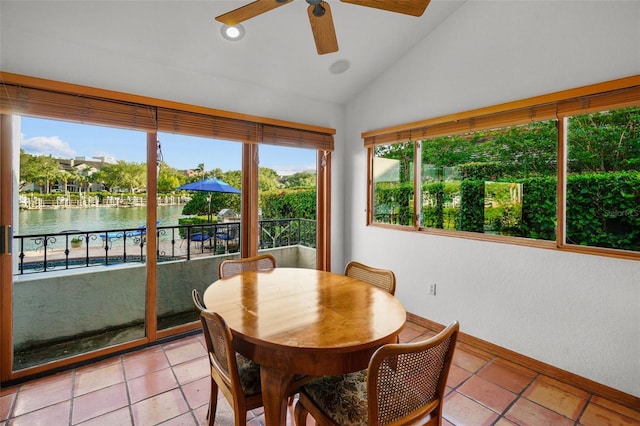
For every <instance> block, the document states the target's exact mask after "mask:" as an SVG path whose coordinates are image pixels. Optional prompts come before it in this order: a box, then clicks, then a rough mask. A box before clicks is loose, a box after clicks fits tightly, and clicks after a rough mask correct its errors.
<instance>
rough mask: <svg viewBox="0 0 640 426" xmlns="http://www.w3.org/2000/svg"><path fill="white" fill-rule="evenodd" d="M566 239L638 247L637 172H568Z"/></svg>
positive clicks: (639, 201) (639, 179)
mask: <svg viewBox="0 0 640 426" xmlns="http://www.w3.org/2000/svg"><path fill="white" fill-rule="evenodd" d="M567 242H570V243H572V244H579V245H583V246H594V247H608V248H615V249H622V250H634V251H640V173H638V172H618V173H598V174H585V175H575V176H570V177H569V179H568V182H567Z"/></svg>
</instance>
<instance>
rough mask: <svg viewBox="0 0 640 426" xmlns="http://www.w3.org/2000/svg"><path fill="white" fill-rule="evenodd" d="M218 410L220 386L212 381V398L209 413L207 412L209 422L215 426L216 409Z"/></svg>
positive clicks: (211, 425)
mask: <svg viewBox="0 0 640 426" xmlns="http://www.w3.org/2000/svg"><path fill="white" fill-rule="evenodd" d="M217 408H218V384H217V383H216V382H215V380H213V378H212V379H211V396H210V397H209V411H208V412H207V422H208V424H209V426H213V425H214V424H215V422H216V409H217Z"/></svg>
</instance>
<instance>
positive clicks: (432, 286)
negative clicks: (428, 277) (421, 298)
mask: <svg viewBox="0 0 640 426" xmlns="http://www.w3.org/2000/svg"><path fill="white" fill-rule="evenodd" d="M428 291H429V294H430V295H431V296H435V295H436V284H435V283H433V284H429V290H428Z"/></svg>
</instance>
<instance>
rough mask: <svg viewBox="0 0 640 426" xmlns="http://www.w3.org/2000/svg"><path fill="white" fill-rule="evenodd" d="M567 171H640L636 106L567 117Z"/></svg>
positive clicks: (639, 120)
mask: <svg viewBox="0 0 640 426" xmlns="http://www.w3.org/2000/svg"><path fill="white" fill-rule="evenodd" d="M567 140H568V146H569V170H570V171H574V172H609V171H622V170H629V171H632V170H640V108H638V107H630V108H621V109H617V110H613V111H604V112H596V113H593V114H583V115H577V116H574V117H571V118H570V119H569V132H568V138H567Z"/></svg>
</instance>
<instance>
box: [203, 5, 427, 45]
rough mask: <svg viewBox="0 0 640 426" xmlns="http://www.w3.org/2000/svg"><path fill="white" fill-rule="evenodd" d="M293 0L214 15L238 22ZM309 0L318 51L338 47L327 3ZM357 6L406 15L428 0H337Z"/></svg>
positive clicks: (422, 7) (421, 8) (228, 22)
mask: <svg viewBox="0 0 640 426" xmlns="http://www.w3.org/2000/svg"><path fill="white" fill-rule="evenodd" d="M292 1H293V0H256V1H254V2H252V3H249V4H246V5H244V6H242V7H239V8H237V9H234V10H232V11H231V12H227V13H225V14H223V15H220V16H217V17H216V21H219V22H222V23H223V24H226V25H230V26H233V25H237V24H239V23H241V22H243V21H246V20H247V19H251V18H253V17H255V16H258V15H260V14H263V13H265V12H268V11H270V10H272V9H275V8H276V7H280V6H283V5H285V4H287V3H291V2H292ZM306 1H307V3H309V7H308V8H307V13H308V15H309V22H310V23H311V31H312V32H313V38H314V39H315V42H316V49H317V50H318V54H319V55H324V54H325V53H332V52H337V51H338V39H337V37H336V31H335V28H334V26H333V17H332V16H331V8H330V7H329V3H328V2H326V1H322V0H306ZM340 1H341V2H343V3H351V4H356V5H359V6H367V7H373V8H375V9H382V10H386V11H389V12H396V13H402V14H405V15H412V16H422V14H423V13H424V11H425V9H426V8H427V6H428V5H429V2H430V0H340Z"/></svg>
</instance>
